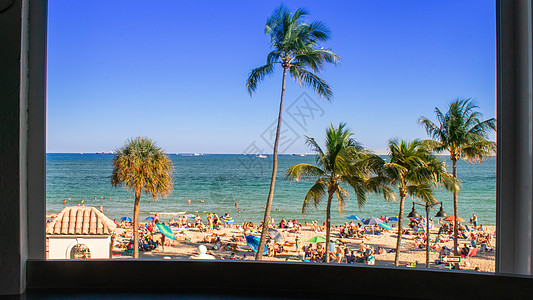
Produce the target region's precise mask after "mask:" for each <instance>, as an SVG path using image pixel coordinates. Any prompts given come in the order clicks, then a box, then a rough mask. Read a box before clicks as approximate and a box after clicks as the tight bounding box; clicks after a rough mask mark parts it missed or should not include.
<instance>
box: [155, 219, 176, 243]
mask: <svg viewBox="0 0 533 300" xmlns="http://www.w3.org/2000/svg"><path fill="white" fill-rule="evenodd" d="M157 228H158V229H159V231H161V233H162V234H164V235H165V236H166V237H168V238H169V239H171V240H175V239H176V236H175V235H174V233H173V232H172V229H170V227H168V226H167V225H165V224H163V223H157Z"/></svg>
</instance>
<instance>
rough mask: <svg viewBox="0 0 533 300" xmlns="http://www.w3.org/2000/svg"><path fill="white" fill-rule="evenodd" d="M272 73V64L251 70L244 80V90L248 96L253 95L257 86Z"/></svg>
mask: <svg viewBox="0 0 533 300" xmlns="http://www.w3.org/2000/svg"><path fill="white" fill-rule="evenodd" d="M273 71H274V64H266V65H263V66H261V67H259V68H255V69H253V70H252V71H251V72H250V74H249V76H248V80H246V88H247V89H248V94H250V96H251V95H253V93H254V92H255V90H256V89H257V84H258V83H259V82H261V81H262V80H263V79H265V77H266V76H268V75H270V74H272V72H273Z"/></svg>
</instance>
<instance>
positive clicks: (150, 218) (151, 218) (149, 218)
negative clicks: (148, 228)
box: [145, 217, 154, 221]
mask: <svg viewBox="0 0 533 300" xmlns="http://www.w3.org/2000/svg"><path fill="white" fill-rule="evenodd" d="M145 220H147V221H153V220H154V217H148V218H146V219H145Z"/></svg>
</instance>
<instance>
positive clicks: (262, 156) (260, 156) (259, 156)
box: [256, 154, 266, 158]
mask: <svg viewBox="0 0 533 300" xmlns="http://www.w3.org/2000/svg"><path fill="white" fill-rule="evenodd" d="M256 157H257V158H266V155H263V154H259V155H257V156H256Z"/></svg>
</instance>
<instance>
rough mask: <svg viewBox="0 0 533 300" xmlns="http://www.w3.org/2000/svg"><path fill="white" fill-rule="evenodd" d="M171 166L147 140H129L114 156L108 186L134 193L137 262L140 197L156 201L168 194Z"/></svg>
mask: <svg viewBox="0 0 533 300" xmlns="http://www.w3.org/2000/svg"><path fill="white" fill-rule="evenodd" d="M172 170H173V167H172V162H171V161H170V159H169V158H168V156H167V155H166V154H165V153H164V152H163V150H162V149H161V148H159V147H157V146H156V145H155V144H154V142H152V141H151V140H150V139H148V138H144V137H138V138H136V139H131V140H129V141H128V142H127V143H126V144H125V145H124V146H123V147H121V148H119V149H118V150H117V151H116V152H115V157H114V159H113V174H112V175H111V184H112V185H113V186H114V187H117V185H119V184H120V183H123V184H124V185H125V186H126V188H128V189H132V190H133V191H134V192H135V205H134V208H133V243H134V252H133V258H139V206H140V201H141V193H142V192H143V191H144V192H145V193H147V194H149V195H151V196H152V198H153V199H157V198H158V197H159V196H162V197H164V196H166V195H168V194H169V193H170V192H171V191H172Z"/></svg>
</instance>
